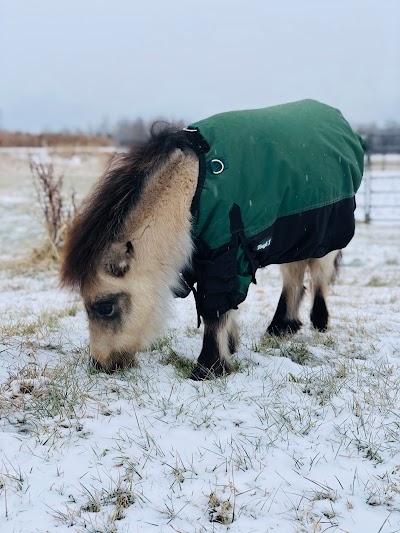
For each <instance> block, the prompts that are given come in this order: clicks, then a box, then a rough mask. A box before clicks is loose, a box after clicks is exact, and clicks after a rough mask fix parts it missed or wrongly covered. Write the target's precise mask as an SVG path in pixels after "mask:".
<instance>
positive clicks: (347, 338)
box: [0, 192, 400, 533]
mask: <svg viewBox="0 0 400 533" xmlns="http://www.w3.org/2000/svg"><path fill="white" fill-rule="evenodd" d="M18 194H23V193H22V192H19V193H18ZM10 198H14V197H13V196H12V195H10ZM2 209H3V210H2V213H1V215H2V228H1V229H0V232H1V243H2V245H1V248H0V253H1V257H0V259H1V260H3V259H7V260H9V259H10V257H12V255H13V254H12V253H10V250H9V247H10V244H11V243H13V244H14V246H15V247H16V248H17V249H18V244H19V243H20V242H24V243H26V242H27V241H29V240H31V242H33V241H35V239H37V238H39V236H40V231H39V227H38V226H35V225H29V222H28V218H27V217H28V215H29V214H28V213H26V212H25V215H24V211H23V207H22V204H21V201H20V199H18V200H15V203H13V202H12V201H10V200H7V202H5V203H2ZM22 215H23V216H22ZM20 216H21V217H22V218H18V217H20ZM17 218H18V220H19V221H20V223H19V226H20V227H22V228H25V229H26V232H23V231H21V230H18V232H17V231H15V232H13V228H14V227H15V226H16V220H17ZM279 293H280V278H279V270H278V269H277V268H276V267H269V268H267V269H264V270H262V271H260V272H259V273H258V284H257V285H256V286H252V287H251V290H250V293H249V296H248V299H247V300H246V302H244V303H243V304H242V306H241V312H240V323H241V346H240V349H239V352H238V354H237V355H236V356H235V363H236V365H237V367H238V368H237V370H236V372H235V373H233V374H232V375H230V376H227V377H224V378H222V379H216V380H213V381H209V382H201V383H197V382H192V381H191V380H189V379H187V378H186V377H185V376H184V375H182V373H181V372H180V371H179V369H178V368H175V366H174V365H173V364H171V363H170V362H169V361H172V360H173V357H178V358H179V357H180V356H181V357H185V358H188V359H190V360H195V359H196V357H197V355H198V354H199V352H200V348H201V331H198V330H197V329H196V328H195V325H196V313H195V308H194V303H193V300H192V298H191V297H188V298H187V299H186V300H177V301H174V302H173V303H172V306H173V312H172V314H171V319H170V322H169V329H168V335H167V337H166V338H164V339H163V340H162V342H160V344H159V345H158V349H154V350H153V351H151V352H149V353H143V354H141V355H140V362H139V366H138V367H137V368H133V369H130V370H128V371H125V372H119V373H116V374H113V375H104V374H102V373H96V372H93V371H92V370H91V369H90V368H89V366H88V332H87V323H86V318H85V314H84V310H83V306H82V304H81V303H80V301H79V298H78V297H77V296H75V295H71V294H69V293H66V292H63V291H61V290H60V289H59V287H58V282H57V277H56V275H55V274H54V273H51V272H50V273H49V272H36V273H35V272H29V271H27V272H24V271H19V270H18V271H15V272H13V271H10V270H9V269H4V270H3V271H1V272H0V531H1V533H9V532H10V533H11V532H13V533H14V532H23V533H35V532H38V533H43V532H47V531H48V532H53V531H57V532H60V533H62V532H64V531H65V532H71V531H77V532H95V531H97V532H104V533H105V532H131V533H133V532H149V533H151V532H152V531H154V532H173V531H179V532H188V533H189V532H197V531H198V532H223V531H230V532H232V533H239V532H240V533H247V532H248V533H250V532H260V533H261V532H262V533H264V532H279V533H281V532H285V533H286V532H288V533H289V532H292V531H293V532H323V531H331V532H334V531H337V532H339V531H340V532H343V531H347V532H352V533H353V532H355V533H357V532H360V533H378V532H380V533H389V532H393V531H398V530H399V529H400V444H399V443H400V424H399V417H400V367H399V362H400V321H399V318H400V226H399V225H398V224H396V223H392V224H391V225H382V224H377V223H371V224H369V225H366V224H363V223H358V224H357V228H356V235H355V238H354V239H353V241H352V242H351V243H350V245H349V246H348V247H347V249H346V250H345V251H344V263H343V266H342V270H341V274H340V277H339V279H338V280H337V282H336V284H335V285H334V286H332V287H331V290H330V294H329V302H328V305H329V309H330V313H331V321H330V330H329V332H327V333H326V334H321V333H316V332H314V331H313V330H312V329H311V328H310V326H309V320H308V317H307V315H308V312H309V302H306V303H305V305H304V308H303V315H302V318H303V322H304V324H305V326H304V327H303V329H302V331H300V332H299V333H298V334H296V335H295V336H294V337H293V338H288V339H285V340H283V341H281V340H276V341H274V340H272V339H271V338H267V339H264V337H263V334H264V332H265V329H266V326H267V325H268V323H269V320H270V319H271V318H272V315H273V312H274V310H275V306H276V303H277V301H278V298H279ZM171 354H172V356H173V357H172V358H171V357H170V356H171ZM168 362H169V364H167V363H168Z"/></svg>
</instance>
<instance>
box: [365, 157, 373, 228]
mask: <svg viewBox="0 0 400 533" xmlns="http://www.w3.org/2000/svg"><path fill="white" fill-rule="evenodd" d="M365 166H366V172H365V175H364V179H365V186H364V222H365V223H366V224H369V223H370V222H371V196H372V191H371V187H372V180H371V172H372V163H371V154H370V153H367V161H366V165H365Z"/></svg>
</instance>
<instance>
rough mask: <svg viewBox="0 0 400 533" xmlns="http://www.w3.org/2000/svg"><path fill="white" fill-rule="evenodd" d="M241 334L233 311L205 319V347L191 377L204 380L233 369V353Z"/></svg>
mask: <svg viewBox="0 0 400 533" xmlns="http://www.w3.org/2000/svg"><path fill="white" fill-rule="evenodd" d="M238 339H239V335H238V329H237V324H236V322H235V320H234V318H233V312H232V311H228V312H227V313H225V314H223V315H222V316H221V317H219V318H208V319H207V318H205V319H204V336H203V347H202V349H201V352H200V355H199V358H198V360H197V364H196V366H195V368H194V370H193V372H192V375H191V378H192V379H195V380H203V379H209V378H213V377H215V376H220V375H221V374H224V373H230V372H231V371H232V359H231V354H232V353H234V352H235V351H236V348H237V343H238Z"/></svg>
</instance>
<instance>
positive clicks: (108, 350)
mask: <svg viewBox="0 0 400 533" xmlns="http://www.w3.org/2000/svg"><path fill="white" fill-rule="evenodd" d="M183 133H184V132H180V131H177V130H171V129H168V130H163V131H162V132H160V133H158V134H153V135H152V137H151V139H150V141H149V142H148V143H147V144H146V145H144V146H142V147H141V148H140V149H139V150H136V151H131V152H129V153H127V154H123V155H119V156H116V157H115V158H114V160H113V161H112V163H111V165H110V167H109V169H108V170H107V171H106V173H105V174H104V175H103V177H102V178H101V179H100V180H99V182H98V183H97V185H96V186H95V188H94V190H93V191H92V193H91V194H90V195H89V196H88V198H87V200H86V201H85V202H84V204H83V207H82V209H81V211H80V213H79V214H78V215H77V217H76V219H75V221H74V224H73V226H72V228H71V230H70V232H69V235H68V238H67V242H66V245H65V254H64V260H63V265H62V270H61V281H62V283H63V284H64V285H66V286H70V287H72V288H77V289H79V290H80V293H81V295H82V298H83V301H84V305H85V308H86V311H87V315H88V319H89V333H90V350H91V355H92V358H93V360H94V362H95V363H96V364H97V365H98V366H99V367H100V368H102V369H103V370H106V371H111V370H114V369H116V368H121V367H127V366H131V365H133V364H134V363H135V354H136V353H137V352H140V351H143V350H145V349H147V348H148V347H149V346H150V345H151V343H152V342H153V341H154V340H155V338H156V337H157V336H159V335H160V334H161V333H162V331H163V326H164V323H165V318H166V316H167V315H168V306H169V304H170V302H171V300H172V291H173V290H174V289H176V288H177V286H178V285H179V272H181V270H182V269H183V268H184V266H185V265H187V263H188V262H189V261H190V257H191V253H192V241H191V237H190V227H191V215H190V206H191V202H192V199H193V196H194V193H195V189H196V185H197V180H198V172H199V165H198V157H197V156H196V155H195V154H194V153H193V151H192V149H191V146H190V145H187V141H186V137H185V135H183ZM185 142H186V144H185Z"/></svg>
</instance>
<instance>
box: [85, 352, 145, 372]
mask: <svg viewBox="0 0 400 533" xmlns="http://www.w3.org/2000/svg"><path fill="white" fill-rule="evenodd" d="M91 365H92V367H93V368H95V369H96V370H99V371H100V372H106V373H107V374H111V373H112V372H116V371H117V370H124V369H126V368H130V367H132V366H135V365H136V359H135V354H131V353H128V352H112V353H111V355H110V357H109V358H108V359H107V360H106V361H99V360H98V359H96V357H94V356H93V355H92V357H91Z"/></svg>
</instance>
